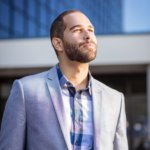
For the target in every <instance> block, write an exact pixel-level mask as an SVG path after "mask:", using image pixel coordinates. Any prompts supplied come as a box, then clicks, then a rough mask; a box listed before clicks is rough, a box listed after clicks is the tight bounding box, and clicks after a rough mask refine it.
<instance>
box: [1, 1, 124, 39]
mask: <svg viewBox="0 0 150 150" xmlns="http://www.w3.org/2000/svg"><path fill="white" fill-rule="evenodd" d="M66 9H79V10H81V11H83V12H84V13H85V14H86V15H87V16H88V17H89V18H90V19H91V20H92V23H93V24H94V26H95V29H96V34H118V33H122V0H113V1H111V0H96V1H90V0H87V1H86V2H84V5H83V1H81V0H74V1H62V0H57V1H56V0H1V1H0V32H1V34H0V38H1V39H3V38H28V37H47V36H49V32H48V31H49V27H50V24H51V22H52V21H53V19H54V18H55V17H56V16H57V15H58V14H59V13H60V12H62V11H64V10H66Z"/></svg>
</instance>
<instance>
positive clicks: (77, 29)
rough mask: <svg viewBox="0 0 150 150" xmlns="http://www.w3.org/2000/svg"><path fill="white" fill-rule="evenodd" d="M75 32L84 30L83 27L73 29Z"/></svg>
mask: <svg viewBox="0 0 150 150" xmlns="http://www.w3.org/2000/svg"><path fill="white" fill-rule="evenodd" d="M73 32H82V29H81V28H76V29H74V30H73Z"/></svg>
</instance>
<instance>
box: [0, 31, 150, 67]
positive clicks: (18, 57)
mask: <svg viewBox="0 0 150 150" xmlns="http://www.w3.org/2000/svg"><path fill="white" fill-rule="evenodd" d="M97 40H98V53H97V58H96V60H94V61H93V62H92V63H91V64H92V65H118V64H119V65H121V64H127V65H128V64H150V34H145V35H115V36H114V35H112V36H98V37H97ZM57 62H58V61H57V57H56V55H55V52H54V50H53V48H52V46H51V43H50V40H49V38H30V39H13V40H0V68H1V69H4V68H24V67H29V68H30V67H45V66H52V65H54V64H56V63H57Z"/></svg>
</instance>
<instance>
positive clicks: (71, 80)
mask: <svg viewBox="0 0 150 150" xmlns="http://www.w3.org/2000/svg"><path fill="white" fill-rule="evenodd" d="M50 34H51V42H52V45H53V47H54V49H55V51H56V54H57V57H58V60H59V63H58V64H57V65H56V66H54V67H53V68H52V69H51V70H50V71H47V72H43V73H40V74H36V75H31V76H28V77H25V78H22V79H20V80H16V81H15V82H14V84H13V88H12V91H11V94H10V96H9V99H8V102H7V105H6V108H5V112H4V116H3V122H2V127H1V132H0V150H24V149H26V150H127V149H128V145H127V137H126V117H125V108H124V99H123V95H122V94H121V93H120V92H118V91H116V90H113V89H111V88H109V87H107V86H106V85H104V84H103V83H101V82H99V81H97V80H95V79H94V78H93V77H92V76H91V74H90V72H89V62H90V61H92V60H93V59H95V57H96V45H97V42H96V37H95V34H94V27H93V25H92V23H91V22H90V20H89V19H88V18H87V17H86V16H85V15H84V14H83V13H82V12H80V11H77V10H69V11H65V12H63V13H62V14H61V15H59V16H58V17H57V18H56V19H55V20H54V22H53V23H52V26H51V32H50Z"/></svg>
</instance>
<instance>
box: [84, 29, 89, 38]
mask: <svg viewBox="0 0 150 150" xmlns="http://www.w3.org/2000/svg"><path fill="white" fill-rule="evenodd" d="M90 38H91V35H90V32H89V31H88V30H85V31H84V39H86V40H89V39H90Z"/></svg>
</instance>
